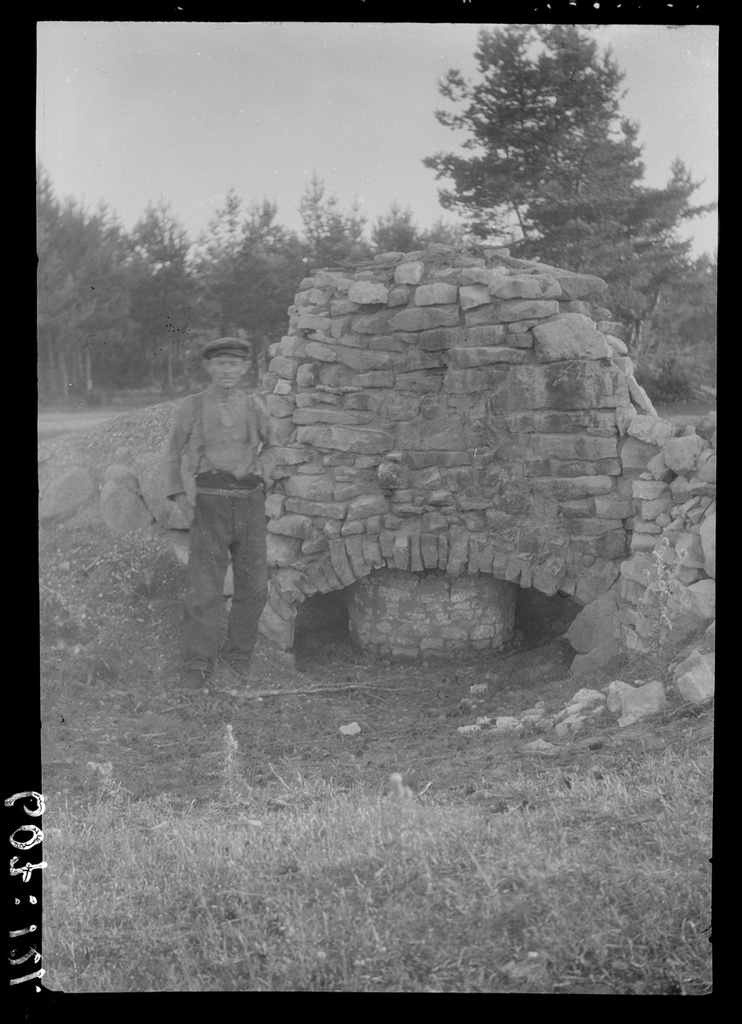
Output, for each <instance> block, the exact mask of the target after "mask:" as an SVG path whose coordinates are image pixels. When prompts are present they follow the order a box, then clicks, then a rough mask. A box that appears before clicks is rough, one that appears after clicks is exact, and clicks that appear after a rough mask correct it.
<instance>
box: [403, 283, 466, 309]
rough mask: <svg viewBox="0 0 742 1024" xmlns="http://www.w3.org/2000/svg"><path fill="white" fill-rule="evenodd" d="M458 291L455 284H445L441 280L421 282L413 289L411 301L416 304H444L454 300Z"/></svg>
mask: <svg viewBox="0 0 742 1024" xmlns="http://www.w3.org/2000/svg"><path fill="white" fill-rule="evenodd" d="M458 291H459V290H458V288H457V287H456V285H453V284H445V283H444V282H442V281H438V282H436V283H435V284H423V285H419V286H418V287H417V288H416V289H415V296H414V300H413V301H414V303H415V305H416V306H446V305H450V304H451V303H454V302H456V300H457V298H458Z"/></svg>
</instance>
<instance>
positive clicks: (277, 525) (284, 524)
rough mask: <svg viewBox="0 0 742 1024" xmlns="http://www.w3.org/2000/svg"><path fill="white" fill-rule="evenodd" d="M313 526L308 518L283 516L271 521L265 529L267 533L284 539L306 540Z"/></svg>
mask: <svg viewBox="0 0 742 1024" xmlns="http://www.w3.org/2000/svg"><path fill="white" fill-rule="evenodd" d="M313 528H314V524H313V521H312V519H311V518H310V517H309V516H300V515H285V516H281V517H280V518H277V519H271V520H269V522H268V525H267V527H266V529H267V530H268V533H278V534H281V535H282V536H285V537H301V538H302V540H306V539H307V538H308V537H309V536H311V534H312V530H313Z"/></svg>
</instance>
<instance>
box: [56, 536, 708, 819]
mask: <svg viewBox="0 0 742 1024" xmlns="http://www.w3.org/2000/svg"><path fill="white" fill-rule="evenodd" d="M40 565H41V574H40V583H41V587H40V594H41V641H42V646H41V673H42V674H41V678H42V760H43V773H44V790H45V792H46V793H47V794H48V795H49V796H54V795H55V794H57V795H58V796H66V797H68V798H71V799H82V800H85V799H86V796H87V795H90V794H89V786H90V771H89V769H88V768H87V765H88V762H90V761H92V762H97V763H106V762H111V763H112V764H113V766H114V772H115V775H116V777H117V778H118V779H119V780H120V781H121V783H122V785H123V786H124V788H125V789H126V791H128V793H129V794H130V795H131V797H132V798H134V799H140V798H148V797H153V796H156V795H157V794H158V793H168V794H169V795H170V796H171V797H174V798H176V800H178V801H180V800H182V801H183V802H184V803H185V804H187V803H190V802H191V801H193V800H196V801H199V802H201V801H208V800H210V799H212V798H213V797H214V795H215V793H216V791H217V778H216V770H215V769H216V761H215V758H217V760H218V753H219V750H220V746H221V741H222V737H223V734H224V728H225V726H226V725H227V724H230V725H232V727H233V731H234V736H235V738H236V739H237V741H238V743H239V747H240V750H241V751H242V752H243V754H244V758H245V770H246V774H247V777H248V779H249V781H250V784H251V785H254V786H260V785H261V784H262V783H268V782H271V783H273V782H275V778H276V772H278V773H279V774H280V773H281V772H283V771H288V770H295V771H299V772H300V773H301V775H302V776H303V777H304V778H306V779H313V778H317V779H319V778H322V779H328V780H332V781H333V782H334V783H335V784H339V785H341V786H347V787H351V786H353V785H354V784H357V783H364V784H370V785H372V786H376V785H378V786H379V787H380V788H381V789H382V790H383V789H385V788H386V787H387V786H388V780H389V775H390V773H392V772H401V773H402V775H403V776H404V779H405V783H406V784H407V785H409V786H411V787H412V788H413V789H418V790H420V789H422V788H424V787H426V786H428V787H430V788H431V790H432V792H434V793H435V794H436V795H437V796H439V797H445V798H446V799H451V800H454V801H458V800H464V801H469V800H479V799H485V800H486V799H489V797H490V796H491V795H492V789H493V786H494V787H495V788H496V786H497V782H498V779H499V780H504V779H510V780H512V779H513V778H514V777H515V776H517V775H518V773H519V772H525V773H527V774H529V775H530V774H536V775H541V774H543V773H544V772H549V771H555V770H556V771H559V770H564V769H565V768H567V767H569V770H570V771H579V770H583V769H588V768H594V767H596V766H600V765H603V766H605V767H606V768H613V769H615V768H620V765H621V764H622V763H624V762H625V760H626V758H627V757H628V758H634V757H635V756H640V755H642V754H643V753H647V752H649V751H657V750H661V749H663V748H664V747H665V746H667V745H672V744H673V743H676V742H683V743H685V742H687V739H688V735H687V734H688V730H689V729H691V731H693V732H694V734H695V735H696V737H697V738H698V739H699V740H709V739H710V736H711V733H710V728H711V723H710V720H708V719H695V718H694V719H692V720H690V719H688V718H686V717H684V716H683V715H678V716H673V715H672V714H670V715H668V716H666V720H664V721H663V722H657V721H655V722H653V723H652V725H651V726H642V725H637V726H635V727H632V728H629V729H624V730H619V729H618V728H617V727H616V725H615V723H613V722H612V721H608V720H606V719H604V720H603V724H601V725H599V726H596V727H593V729H592V731H591V732H590V733H589V735H585V736H584V738H583V737H582V735H581V736H580V740H579V742H575V743H566V744H562V745H560V748H559V753H558V755H557V756H556V757H554V758H552V759H549V760H548V761H547V760H545V759H543V758H538V757H536V756H534V755H533V754H529V753H528V752H526V751H525V750H524V741H526V740H528V739H533V738H535V736H533V737H524V738H523V739H522V740H518V739H515V738H510V737H508V736H504V735H502V734H500V735H497V736H494V734H488V733H482V734H477V735H475V736H474V737H471V736H466V735H462V734H461V733H459V732H458V726H460V725H466V724H470V723H472V722H474V721H475V720H476V718H477V717H478V716H482V715H487V716H490V717H492V718H494V717H495V716H499V715H509V714H513V713H516V712H518V711H522V710H524V709H526V708H529V707H533V705H534V704H535V702H536V701H537V700H543V701H545V703H546V706H547V709H548V710H549V711H555V712H556V711H558V710H561V708H562V707H563V706H564V705H565V703H566V702H567V701H568V698H569V697H571V696H572V695H573V694H574V693H575V692H576V691H577V690H578V689H579V688H580V687H581V686H586V685H588V686H589V685H598V684H600V683H604V682H605V681H606V680H600V681H599V680H585V679H580V680H576V679H574V678H572V677H570V675H569V663H570V661H571V655H573V654H574V652H573V651H571V648H570V647H569V644H568V643H567V642H566V641H565V640H564V638H562V637H558V636H555V634H554V632H553V629H554V627H553V626H549V625H548V624H543V625H542V626H541V625H540V624H539V623H538V621H537V618H536V617H534V615H533V614H532V615H531V618H530V620H529V619H528V618H525V619H523V621H522V622H521V626H522V627H524V630H525V632H524V631H523V630H521V636H520V642H521V644H522V646H521V648H520V649H517V647H516V646H515V645H513V647H511V649H509V650H508V649H505V650H503V651H502V652H499V653H497V654H490V655H488V656H483V657H480V658H478V659H477V660H475V661H472V662H468V663H461V662H449V661H436V662H431V663H428V664H425V665H422V664H413V665H409V664H408V665H400V664H397V665H391V664H386V663H379V662H374V661H371V660H370V659H368V658H367V657H366V656H365V655H364V654H363V653H362V652H359V651H357V650H356V649H354V648H353V647H352V646H351V644H350V642H349V640H348V637H347V633H346V632H345V630H344V629H343V625H342V622H340V621H338V619H337V617H336V618H334V619H333V618H332V617H329V618H328V621H327V623H326V624H325V625H324V626H323V625H322V621H321V619H320V620H318V621H317V620H316V621H315V622H314V623H312V624H311V625H310V627H309V628H307V629H306V630H304V631H299V633H298V635H297V643H296V646H295V649H294V652H293V654H294V659H291V658H287V657H286V656H285V655H284V654H283V653H282V652H280V651H278V650H276V649H275V648H273V647H271V646H270V645H268V644H267V643H266V642H265V641H263V640H261V641H260V642H259V644H258V648H257V651H256V656H255V664H254V672H253V674H252V677H251V679H250V681H249V686H248V687H247V688H243V689H242V690H240V684H239V682H238V681H237V680H236V679H235V677H234V676H233V675H231V673H230V672H229V670H227V669H226V668H223V669H220V670H219V672H218V673H217V675H216V676H215V678H214V686H213V687H212V689H211V690H210V692H208V693H195V694H193V693H190V692H183V691H181V690H179V689H178V687H177V683H176V680H177V672H178V668H179V651H180V642H181V622H182V606H181V598H182V593H183V588H184V582H185V581H184V573H183V570H182V568H180V567H178V566H176V565H175V564H174V562H173V560H172V558H170V557H169V556H168V555H166V554H165V553H164V552H163V553H160V554H158V553H156V551H153V553H152V554H151V557H149V558H148V559H146V560H143V559H142V558H141V556H140V555H139V554H137V553H134V552H133V550H132V549H130V548H129V547H128V546H127V544H126V543H125V541H124V540H113V539H112V538H111V537H110V535H108V534H107V533H105V532H104V531H103V529H102V528H100V529H96V528H94V527H93V526H90V525H88V526H87V527H86V528H84V529H80V528H78V529H76V528H75V527H73V526H68V527H65V526H63V525H62V526H58V527H56V528H54V529H50V530H46V531H44V532H42V533H41V535H40ZM292 660H293V661H295V665H296V668H294V667H292V665H291V661H292ZM482 684H485V686H486V689H485V690H484V691H483V692H476V691H475V692H474V693H473V692H472V687H473V686H477V685H479V687H480V688H481V685H482ZM235 690H236V691H237V694H238V695H237V696H234V695H233V694H232V693H230V692H229V691H235ZM681 710H682V709H681ZM352 722H356V723H358V725H359V726H360V732H358V733H357V734H356V735H344V734H343V733H341V732H340V727H341V726H343V725H347V724H350V723H352Z"/></svg>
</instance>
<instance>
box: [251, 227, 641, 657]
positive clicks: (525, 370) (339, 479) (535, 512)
mask: <svg viewBox="0 0 742 1024" xmlns="http://www.w3.org/2000/svg"><path fill="white" fill-rule="evenodd" d="M605 291H606V286H605V283H604V282H603V281H601V280H600V279H599V278H597V277H594V276H592V275H587V274H572V273H569V272H567V271H564V270H562V269H560V268H555V267H549V266H546V265H542V264H539V263H536V262H531V261H525V260H516V259H513V258H512V257H510V256H509V254H508V252H507V251H506V250H500V249H494V248H490V249H482V250H479V251H478V252H476V253H473V252H468V251H465V250H460V249H458V250H457V249H455V248H452V247H446V246H430V247H429V248H428V249H427V250H424V251H419V252H415V253H407V254H402V253H387V254H383V255H382V256H379V257H376V258H375V259H374V260H372V261H369V262H368V263H367V264H364V265H362V266H358V267H355V268H352V269H348V268H343V269H337V270H332V269H329V270H321V271H316V272H313V273H312V274H310V275H309V276H307V277H306V278H305V279H304V280H303V281H302V282H301V283H300V286H299V291H298V293H297V295H296V297H295V301H294V304H293V305H292V306H291V307H290V309H289V324H288V330H287V334H286V336H285V337H284V338H283V339H281V341H280V342H278V343H276V344H275V345H273V346H272V347H271V349H270V355H271V361H270V364H269V367H268V372H267V374H266V375H265V378H264V387H265V389H266V390H267V391H268V392H269V396H268V401H269V407H270V408H271V412H272V413H273V414H274V416H275V417H277V419H278V422H279V424H280V427H281V437H282V441H283V445H284V447H283V449H282V452H283V454H282V457H281V464H280V466H279V469H278V476H279V482H278V486H277V490H278V491H280V492H282V493H283V495H284V496H285V501H283V502H282V503H281V504H280V505H273V506H271V508H270V510H269V515H270V517H271V518H270V522H269V527H268V528H269V533H270V534H271V535H272V536H273V537H274V538H277V537H281V538H285V539H286V540H288V539H289V538H292V539H294V540H300V541H301V545H300V547H299V549H298V554H296V555H295V557H294V556H293V554H292V553H293V551H295V550H296V548H295V547H294V548H292V549H291V551H290V552H289V551H287V549H286V547H285V545H284V546H282V547H281V548H280V550H277V551H276V552H275V558H277V559H278V558H280V560H281V561H280V563H279V562H278V561H276V562H275V566H274V567H279V565H280V566H282V567H285V566H286V564H287V563H286V559H287V557H292V558H293V560H292V561H291V562H290V565H291V567H292V568H293V569H294V570H296V572H297V573H298V580H299V582H298V584H297V586H298V589H299V592H300V593H302V594H303V595H304V596H308V595H309V593H310V592H313V593H316V592H317V591H321V590H322V589H323V588H329V589H333V588H336V587H346V586H352V583H349V582H348V581H350V579H351V574H352V575H353V577H354V579H363V578H364V577H366V576H367V575H368V574H369V573H371V572H372V571H373V570H375V569H378V568H379V567H381V566H383V567H386V568H387V569H389V570H396V571H399V572H411V573H416V572H423V571H426V570H428V571H429V570H437V571H441V572H444V573H446V574H447V575H448V576H451V577H455V576H460V575H464V574H466V575H470V576H471V575H475V574H481V573H485V574H490V575H492V576H495V577H497V578H499V579H501V580H506V581H508V582H511V583H516V584H519V585H520V586H535V587H537V588H538V589H541V590H542V591H543V592H545V593H551V594H553V593H556V592H557V591H558V590H559V591H560V592H563V593H567V594H570V595H572V596H574V597H575V598H576V599H577V600H581V601H584V600H585V599H588V600H591V599H592V598H593V597H594V596H597V595H598V593H600V592H601V588H602V589H605V588H606V587H607V586H610V585H611V582H613V581H614V580H615V579H616V577H617V575H618V565H619V564H620V561H621V560H622V559H623V558H625V557H626V556H627V555H628V554H629V547H628V545H629V534H628V533H627V530H626V520H627V519H628V518H629V517H630V516H631V515H632V513H633V508H632V505H631V501H632V495H631V485H630V481H627V480H626V479H625V478H624V475H623V466H622V461H621V449H622V447H623V446H624V445H625V443H626V438H622V435H621V431H620V429H619V421H620V422H628V421H629V420H631V419H633V418H634V417H636V416H637V408H635V406H634V405H633V404H632V400H631V394H630V391H629V379H628V376H627V374H626V373H625V372H624V368H623V367H622V365H621V363H620V362H619V360H621V359H623V358H625V357H624V355H623V353H622V352H621V351H620V347H621V346H622V345H623V342H622V341H621V339H620V338H619V337H618V334H620V332H621V328H620V325H617V324H615V323H614V322H613V321H611V320H610V317H609V314H607V311H606V310H605V309H604V308H603V301H604V295H605ZM601 328H602V329H601ZM607 332H610V333H607ZM611 338H612V339H613V342H611V341H610V340H609V339H611ZM631 440H632V441H633V440H635V439H633V438H631ZM638 443H641V444H646V443H647V442H646V441H645V440H641V441H639V442H638ZM630 454H631V453H630ZM307 471H311V474H315V473H316V476H315V475H309V476H307V475H305V474H306V472H307ZM297 517H300V518H299V519H297ZM297 530H301V533H302V536H301V538H296V534H295V531H297ZM341 552H342V553H341ZM303 580H306V582H305V583H303V582H302V581H303ZM606 581H608V582H606ZM302 588H303V589H302ZM282 628H283V631H284V634H285V635H284V637H283V643H284V645H288V644H289V643H290V642H291V641H292V639H293V637H292V636H289V632H290V631H288V630H287V629H286V628H285V627H282Z"/></svg>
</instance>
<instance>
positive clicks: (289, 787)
mask: <svg viewBox="0 0 742 1024" xmlns="http://www.w3.org/2000/svg"><path fill="white" fill-rule="evenodd" d="M268 767H269V768H270V770H271V771H272V772H273V774H274V775H275V776H276V778H277V779H278V781H279V782H280V783H281V785H282V786H284V787H285V788H286V789H288V790H289V792H291V786H289V785H288V784H287V783H285V782H284V781H283V779H282V778H281V776H280V775H279V774H278V772H277V771H276V769H275V768H274V767H273V765H272V764H271V763H270V761H269V762H268Z"/></svg>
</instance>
